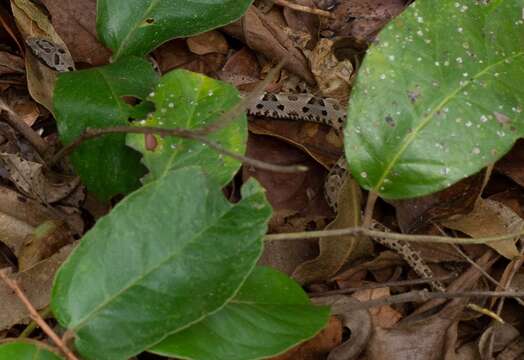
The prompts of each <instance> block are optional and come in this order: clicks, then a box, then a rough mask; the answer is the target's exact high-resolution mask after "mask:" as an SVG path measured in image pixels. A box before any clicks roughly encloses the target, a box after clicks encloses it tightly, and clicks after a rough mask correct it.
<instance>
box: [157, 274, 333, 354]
mask: <svg viewBox="0 0 524 360" xmlns="http://www.w3.org/2000/svg"><path fill="white" fill-rule="evenodd" d="M328 318H329V309H328V308H326V307H319V306H315V305H313V304H311V302H310V301H309V299H308V297H307V295H306V294H305V293H304V290H302V288H301V287H300V285H298V284H297V283H296V282H295V281H293V280H291V279H290V278H289V277H287V276H286V275H284V274H282V273H280V272H278V271H276V270H274V269H271V268H266V267H257V268H255V270H254V271H253V272H252V273H251V275H250V276H249V277H248V278H247V280H246V282H245V283H244V285H243V286H242V288H240V290H239V292H238V294H237V295H236V296H235V297H234V298H233V299H231V301H229V303H228V304H227V305H226V306H224V307H223V308H222V309H221V310H220V311H218V312H216V313H215V314H213V315H210V316H208V317H207V318H206V319H204V320H202V321H200V322H198V323H196V324H194V325H192V326H190V327H189V328H187V329H184V330H182V331H179V332H177V333H176V334H173V335H171V336H170V337H168V338H167V339H165V340H164V341H162V342H161V343H160V344H157V345H156V346H154V347H153V348H152V349H151V351H152V352H155V353H158V354H162V355H165V356H170V357H176V358H182V359H193V360H252V359H261V358H265V357H268V356H271V355H275V354H278V353H281V352H283V351H285V350H287V349H288V348H289V347H291V346H293V345H295V344H296V343H298V342H300V341H303V340H306V339H308V338H310V337H312V336H313V335H315V334H316V333H317V332H318V331H319V330H320V329H321V328H322V327H324V326H325V325H326V322H327V320H328Z"/></svg>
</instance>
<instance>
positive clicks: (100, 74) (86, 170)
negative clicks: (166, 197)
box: [54, 57, 158, 199]
mask: <svg viewBox="0 0 524 360" xmlns="http://www.w3.org/2000/svg"><path fill="white" fill-rule="evenodd" d="M157 81H158V78H157V75H156V73H155V72H154V70H153V68H152V66H151V64H150V63H148V62H147V61H145V60H143V59H140V58H136V57H131V58H128V59H125V60H123V61H121V62H119V63H115V64H111V65H106V66H102V67H97V68H92V69H88V70H82V71H75V72H70V73H63V74H60V76H59V77H58V81H57V83H56V87H55V93H54V109H55V116H56V120H57V124H58V130H59V132H60V139H61V140H62V142H63V143H64V144H69V143H71V142H73V141H74V140H75V139H76V138H77V137H78V136H80V135H81V134H82V132H83V131H84V130H85V129H86V128H104V127H109V126H116V125H128V124H129V118H130V117H131V116H133V114H134V112H135V110H134V108H133V107H132V106H131V105H130V104H128V103H127V102H126V101H124V96H132V97H136V98H138V99H145V98H146V96H147V94H148V93H149V92H150V91H151V89H153V87H154V86H155V84H156V82H157ZM71 161H72V163H73V166H74V167H75V170H76V172H77V174H78V175H80V177H81V178H82V181H83V182H84V184H86V186H87V187H88V189H89V190H91V191H93V192H95V193H96V194H97V195H98V196H99V197H100V198H101V199H108V198H110V197H111V196H113V195H115V194H119V193H127V192H129V191H132V190H134V189H136V188H137V187H138V186H140V182H139V178H140V177H141V176H142V175H143V174H144V172H145V169H144V167H143V166H142V165H141V164H140V155H139V154H138V153H137V152H135V151H134V150H132V149H130V148H129V147H127V146H126V144H125V134H111V135H106V136H104V137H102V138H98V139H94V140H89V141H88V142H86V143H84V144H82V145H81V146H80V147H78V149H77V150H75V152H74V153H73V154H72V155H71Z"/></svg>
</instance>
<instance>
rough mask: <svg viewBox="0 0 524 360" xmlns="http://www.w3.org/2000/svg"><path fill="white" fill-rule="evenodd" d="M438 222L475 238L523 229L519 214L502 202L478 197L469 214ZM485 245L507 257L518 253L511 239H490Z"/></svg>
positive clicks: (509, 257)
mask: <svg viewBox="0 0 524 360" xmlns="http://www.w3.org/2000/svg"><path fill="white" fill-rule="evenodd" d="M440 223H441V224H442V225H443V226H445V227H447V228H450V229H453V230H458V231H461V232H463V233H465V234H468V235H469V236H471V237H475V238H477V237H485V236H497V235H506V234H511V233H515V232H519V231H522V230H523V229H524V220H523V219H522V218H521V217H520V216H518V215H517V214H516V213H515V212H514V211H513V210H511V209H510V208H509V207H507V206H505V205H504V204H502V203H499V202H496V201H493V200H489V199H479V201H477V203H476V204H475V207H474V209H473V211H471V212H470V213H469V214H466V215H462V216H459V217H456V218H454V219H448V220H441V221H440ZM486 245H488V246H490V247H491V248H493V249H494V250H496V251H497V252H498V253H499V254H501V255H502V256H504V257H506V258H508V259H512V258H515V257H517V256H519V255H520V253H519V250H518V249H517V247H516V245H515V241H514V240H513V239H509V240H502V241H492V242H489V243H486Z"/></svg>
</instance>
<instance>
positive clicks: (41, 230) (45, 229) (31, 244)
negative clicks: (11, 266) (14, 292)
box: [18, 220, 74, 271]
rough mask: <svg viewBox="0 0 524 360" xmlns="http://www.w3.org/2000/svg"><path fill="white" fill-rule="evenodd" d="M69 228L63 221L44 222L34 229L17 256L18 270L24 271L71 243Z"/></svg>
mask: <svg viewBox="0 0 524 360" xmlns="http://www.w3.org/2000/svg"><path fill="white" fill-rule="evenodd" d="M73 240H74V239H73V237H72V235H71V232H70V231H69V228H68V227H67V225H66V224H65V222H63V221H53V220H50V221H46V222H44V223H43V224H41V225H39V226H38V227H36V228H35V230H34V231H33V233H32V234H30V235H29V236H28V237H27V238H26V241H25V242H24V245H23V246H22V248H21V249H20V253H19V254H18V268H19V270H20V271H26V270H28V269H29V268H31V267H32V266H34V265H35V264H37V263H38V262H40V261H42V260H44V259H47V258H48V257H50V256H51V255H53V254H54V253H56V252H57V251H58V250H60V249H61V248H62V247H64V246H65V245H67V244H70V243H72V242H73Z"/></svg>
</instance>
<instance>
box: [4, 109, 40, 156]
mask: <svg viewBox="0 0 524 360" xmlns="http://www.w3.org/2000/svg"><path fill="white" fill-rule="evenodd" d="M2 110H3V111H5V112H6V114H7V116H6V117H5V119H6V122H7V123H8V124H9V125H11V126H12V127H13V128H14V129H15V130H17V131H18V132H19V133H20V134H22V135H23V136H24V137H25V138H26V139H27V141H29V143H30V144H31V145H32V146H33V147H34V148H35V150H36V151H37V152H38V154H39V155H40V156H41V157H42V158H44V159H45V157H46V154H47V150H48V146H47V143H46V142H45V141H44V139H42V138H41V137H40V136H39V135H38V134H37V133H36V132H35V131H34V130H33V129H31V127H30V126H29V125H27V124H26V123H25V122H24V121H23V120H22V119H20V117H19V116H18V115H17V114H16V113H15V112H14V110H13V109H12V108H11V107H10V106H9V105H7V103H6V102H5V101H4V100H3V99H0V112H2Z"/></svg>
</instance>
